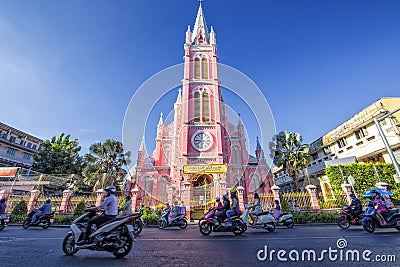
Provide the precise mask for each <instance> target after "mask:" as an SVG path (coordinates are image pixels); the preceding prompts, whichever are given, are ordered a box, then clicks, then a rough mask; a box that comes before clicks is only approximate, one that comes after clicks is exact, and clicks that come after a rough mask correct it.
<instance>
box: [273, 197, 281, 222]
mask: <svg viewBox="0 0 400 267" xmlns="http://www.w3.org/2000/svg"><path fill="white" fill-rule="evenodd" d="M274 203H275V208H274V212H272V216H274V218H275V220H277V219H278V218H279V216H280V215H281V214H282V211H281V206H280V205H279V200H277V199H275V200H274Z"/></svg>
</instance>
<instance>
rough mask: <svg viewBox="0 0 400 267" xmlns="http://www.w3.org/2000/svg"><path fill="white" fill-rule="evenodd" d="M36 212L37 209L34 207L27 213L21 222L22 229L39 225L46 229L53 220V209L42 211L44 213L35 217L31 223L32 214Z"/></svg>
mask: <svg viewBox="0 0 400 267" xmlns="http://www.w3.org/2000/svg"><path fill="white" fill-rule="evenodd" d="M37 212H38V210H37V209H34V210H32V211H31V212H29V213H28V215H27V216H26V218H25V220H24V222H23V223H22V227H23V228H24V229H28V228H29V227H30V226H40V227H42V228H43V229H47V228H49V227H50V225H51V224H52V223H53V222H54V220H53V217H54V211H53V212H51V213H44V214H42V215H40V216H39V217H37V218H36V221H35V222H34V223H32V218H33V215H35V214H36V213H37Z"/></svg>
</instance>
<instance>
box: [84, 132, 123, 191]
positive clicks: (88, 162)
mask: <svg viewBox="0 0 400 267" xmlns="http://www.w3.org/2000/svg"><path fill="white" fill-rule="evenodd" d="M89 150H90V153H88V154H86V155H85V157H84V159H85V166H84V168H83V171H82V173H83V175H84V176H85V178H86V182H87V183H88V184H91V185H93V189H94V190H96V189H99V188H103V187H105V186H108V185H116V184H117V183H119V182H121V181H122V179H123V177H124V176H125V175H126V173H127V172H126V171H125V169H124V168H123V167H127V166H128V165H129V163H130V159H129V157H130V152H124V147H123V145H122V143H121V142H120V141H116V140H112V139H107V140H106V141H105V142H104V143H103V144H102V143H101V142H98V143H94V144H92V145H91V146H90V148H89Z"/></svg>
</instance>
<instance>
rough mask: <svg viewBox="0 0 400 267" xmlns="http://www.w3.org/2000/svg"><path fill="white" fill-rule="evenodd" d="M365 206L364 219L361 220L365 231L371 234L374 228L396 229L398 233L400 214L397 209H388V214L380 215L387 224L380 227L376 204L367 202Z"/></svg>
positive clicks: (399, 229)
mask: <svg viewBox="0 0 400 267" xmlns="http://www.w3.org/2000/svg"><path fill="white" fill-rule="evenodd" d="M366 204H367V208H366V209H365V213H364V218H362V220H361V222H362V225H363V228H364V230H365V231H367V232H368V233H373V232H374V231H375V228H396V229H397V230H398V231H400V213H399V210H398V209H389V212H387V213H384V214H382V215H383V217H384V218H385V220H386V223H387V224H386V225H382V224H381V221H380V219H379V217H378V216H377V214H376V210H375V205H376V203H375V202H373V201H367V203H366Z"/></svg>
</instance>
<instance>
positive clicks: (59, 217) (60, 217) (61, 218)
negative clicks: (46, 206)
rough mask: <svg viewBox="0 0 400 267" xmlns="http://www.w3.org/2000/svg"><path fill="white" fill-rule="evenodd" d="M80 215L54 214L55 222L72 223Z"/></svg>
mask: <svg viewBox="0 0 400 267" xmlns="http://www.w3.org/2000/svg"><path fill="white" fill-rule="evenodd" d="M77 217H78V216H74V215H71V214H54V218H53V219H54V223H59V224H71V223H72V222H73V221H74V220H75V219H76V218H77Z"/></svg>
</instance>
